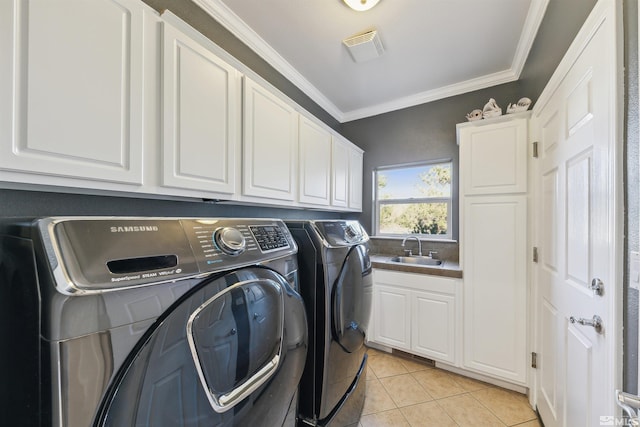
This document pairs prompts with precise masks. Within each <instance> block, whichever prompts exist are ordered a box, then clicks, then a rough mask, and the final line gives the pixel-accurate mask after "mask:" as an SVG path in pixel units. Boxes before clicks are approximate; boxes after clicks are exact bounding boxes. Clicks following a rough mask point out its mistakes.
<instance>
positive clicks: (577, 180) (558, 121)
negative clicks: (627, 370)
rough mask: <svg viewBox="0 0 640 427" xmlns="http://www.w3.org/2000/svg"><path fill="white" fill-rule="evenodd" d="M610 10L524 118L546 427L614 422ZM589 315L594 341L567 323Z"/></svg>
mask: <svg viewBox="0 0 640 427" xmlns="http://www.w3.org/2000/svg"><path fill="white" fill-rule="evenodd" d="M616 4H617V2H614V1H602V2H599V3H598V4H597V5H596V7H595V8H594V11H593V13H592V15H591V16H590V17H589V19H588V20H587V23H586V24H585V28H586V30H585V31H583V32H581V33H580V34H579V35H578V37H577V39H576V40H578V43H582V45H580V46H581V49H580V50H579V51H578V50H575V49H573V50H574V51H575V52H576V53H575V54H574V55H575V58H574V59H573V62H567V65H566V68H567V71H566V75H564V76H563V78H562V79H561V80H557V79H556V81H558V82H559V83H558V84H557V87H556V88H555V89H554V90H553V92H552V93H551V96H550V98H549V99H548V100H544V101H543V104H541V105H544V106H543V107H542V108H541V109H540V110H539V111H536V112H535V115H534V125H533V129H534V133H537V136H538V138H540V140H541V147H542V150H541V157H540V159H539V161H538V165H537V171H536V174H535V181H536V184H535V185H536V192H535V193H536V196H535V197H536V203H534V204H535V206H536V207H537V209H536V214H535V215H534V217H535V218H536V219H535V229H536V230H537V241H538V247H539V253H540V262H539V263H538V264H534V277H535V289H536V294H537V301H536V306H537V307H536V310H537V316H536V317H537V321H536V329H537V331H538V333H537V336H538V340H537V343H536V352H537V353H538V360H539V364H538V369H537V371H536V403H537V407H538V410H539V412H540V416H541V418H542V421H543V422H544V424H545V426H547V427H554V426H568V427H572V426H597V425H600V421H601V417H604V416H614V415H616V407H615V404H614V390H615V388H616V386H619V384H618V381H619V377H618V375H619V372H620V371H619V366H618V362H617V354H616V353H617V351H619V349H617V338H616V334H617V333H619V332H618V331H617V330H618V329H619V328H618V327H617V326H616V322H617V317H616V315H615V313H614V311H613V310H612V308H613V307H615V301H616V299H615V298H616V297H615V295H616V293H617V290H616V286H617V279H618V278H619V277H620V270H621V266H619V265H618V264H619V263H618V262H617V259H616V256H617V246H618V245H619V243H618V242H619V240H618V239H619V237H618V236H619V235H621V234H622V233H621V232H619V230H618V228H617V227H619V226H618V222H617V221H618V219H617V215H618V212H620V211H621V210H620V207H619V206H618V204H619V203H620V200H621V199H620V198H619V194H618V189H619V188H620V187H619V186H620V184H621V180H620V179H619V178H617V173H618V172H617V171H618V169H617V167H618V161H619V153H618V151H619V148H618V145H617V143H616V135H617V132H616V119H615V113H616V111H617V102H616V99H617V98H616V84H617V77H616V66H617V57H616V48H615V46H616V30H615V29H616V25H615V20H616ZM587 30H588V31H587ZM569 52H572V49H570V50H569ZM605 52H606V54H605ZM561 66H562V64H561ZM554 77H555V76H554ZM553 80H554V79H552V81H553ZM596 277H598V278H600V279H601V280H602V281H603V282H604V283H605V285H604V286H605V292H604V294H602V295H597V294H596V293H594V292H593V291H592V289H591V282H592V279H594V278H596ZM594 315H598V316H600V317H601V319H602V323H603V325H604V329H603V331H601V332H598V331H597V330H596V329H595V328H594V327H593V326H589V325H582V324H579V323H578V322H574V321H573V320H572V319H574V320H577V319H585V320H587V321H590V320H592V319H593V316H594Z"/></svg>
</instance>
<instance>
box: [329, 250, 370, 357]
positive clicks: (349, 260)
mask: <svg viewBox="0 0 640 427" xmlns="http://www.w3.org/2000/svg"><path fill="white" fill-rule="evenodd" d="M371 289H372V278H371V263H370V261H369V256H368V255H367V252H366V247H365V246H363V245H358V246H353V247H352V248H351V249H350V250H349V253H348V254H347V256H346V258H345V261H344V264H343V265H342V269H341V270H340V274H339V275H338V278H337V279H336V281H335V283H334V284H333V288H332V290H331V308H332V322H331V325H332V332H333V335H334V339H335V340H336V341H337V342H338V344H340V347H342V348H343V349H344V350H345V351H346V352H348V353H353V352H355V351H356V350H358V349H360V348H361V347H362V346H363V345H364V341H365V334H366V330H367V326H368V323H369V316H370V313H371V297H372V296H371Z"/></svg>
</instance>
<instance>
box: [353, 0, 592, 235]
mask: <svg viewBox="0 0 640 427" xmlns="http://www.w3.org/2000/svg"><path fill="white" fill-rule="evenodd" d="M595 3H596V0H550V1H549V5H548V7H547V11H546V13H545V17H544V19H543V21H542V24H541V26H540V29H539V31H538V34H537V36H536V39H535V41H534V44H533V46H532V48H531V52H530V54H529V57H528V59H527V61H526V63H525V66H524V68H523V71H522V74H521V78H520V80H518V81H517V82H512V83H507V84H503V85H500V86H494V87H491V88H488V89H483V90H479V91H476V92H471V93H466V94H463V95H459V96H454V97H450V98H446V99H442V100H439V101H435V102H431V103H428V104H423V105H418V106H415V107H411V108H406V109H403V110H398V111H394V112H391V113H386V114H381V115H378V116H375V117H368V118H365V119H361V120H356V121H353V122H348V123H343V124H342V126H341V132H342V133H343V134H344V135H345V136H346V137H347V138H349V139H350V140H351V141H352V142H354V143H355V144H356V145H358V146H360V147H361V148H362V149H363V150H364V151H365V153H364V186H363V194H364V203H363V211H362V215H361V216H360V222H362V224H363V225H364V226H365V227H366V229H367V230H368V231H371V229H372V228H371V226H372V212H371V208H372V205H371V198H372V194H373V188H372V182H373V170H374V169H375V168H377V167H380V166H388V165H396V164H403V163H411V162H418V161H426V160H432V159H444V158H450V159H453V164H454V175H453V178H454V188H455V189H454V194H453V200H454V203H453V230H452V231H453V236H454V239H457V238H458V204H457V195H458V194H457V186H456V183H457V182H458V146H457V143H456V126H455V125H456V123H460V122H464V121H466V119H465V114H466V113H468V112H469V111H471V110H473V109H475V108H482V107H483V106H484V104H485V103H486V102H487V101H488V100H489V98H495V100H496V101H497V103H498V105H499V106H500V107H502V109H503V111H505V109H506V106H507V105H508V104H509V103H510V102H515V101H517V100H518V99H520V98H521V97H523V96H527V97H529V98H531V99H532V100H533V101H534V102H535V100H536V99H537V97H538V96H539V95H540V93H541V92H542V90H543V89H544V87H545V85H546V84H547V82H548V81H549V78H550V77H551V75H552V74H553V72H554V71H555V69H556V67H557V66H558V64H559V63H560V60H561V59H562V57H563V56H564V54H565V52H566V50H567V48H568V47H569V45H570V44H571V42H572V41H573V39H574V38H575V35H576V34H577V33H578V30H579V29H580V27H581V26H582V24H583V23H584V21H585V19H586V18H587V16H588V15H589V13H590V12H591V10H592V9H593V6H594V5H595Z"/></svg>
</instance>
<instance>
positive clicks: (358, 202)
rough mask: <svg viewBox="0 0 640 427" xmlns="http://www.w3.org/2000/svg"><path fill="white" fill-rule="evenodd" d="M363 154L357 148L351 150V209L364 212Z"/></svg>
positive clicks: (353, 147)
mask: <svg viewBox="0 0 640 427" xmlns="http://www.w3.org/2000/svg"><path fill="white" fill-rule="evenodd" d="M362 161H363V152H362V150H360V149H359V148H358V147H356V146H352V147H351V148H350V150H349V208H350V209H351V210H354V211H358V212H360V211H362V178H363V177H362V173H363V172H362Z"/></svg>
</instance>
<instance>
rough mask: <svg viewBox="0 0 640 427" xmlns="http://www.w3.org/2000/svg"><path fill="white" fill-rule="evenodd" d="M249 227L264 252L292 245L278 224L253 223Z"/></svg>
mask: <svg viewBox="0 0 640 427" xmlns="http://www.w3.org/2000/svg"><path fill="white" fill-rule="evenodd" d="M249 229H251V233H253V236H254V237H255V239H256V242H258V246H259V247H260V250H261V251H262V252H271V251H274V250H278V249H283V248H289V247H290V245H289V241H288V240H287V237H286V235H285V234H284V232H283V231H282V228H280V226H278V225H251V226H249Z"/></svg>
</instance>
